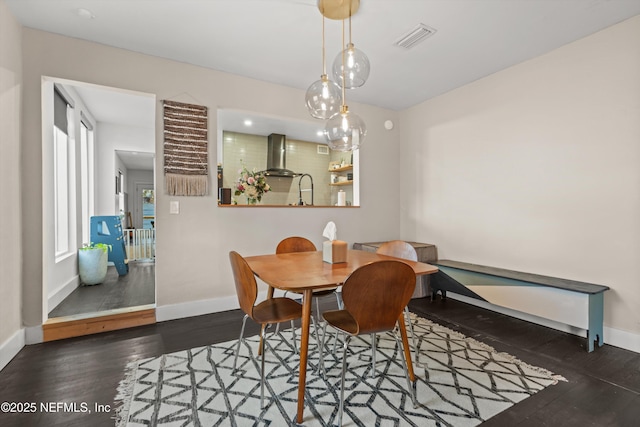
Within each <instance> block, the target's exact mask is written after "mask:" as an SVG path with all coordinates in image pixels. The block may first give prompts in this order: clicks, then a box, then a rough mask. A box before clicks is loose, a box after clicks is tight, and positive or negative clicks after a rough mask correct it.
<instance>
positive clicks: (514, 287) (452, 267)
mask: <svg viewBox="0 0 640 427" xmlns="http://www.w3.org/2000/svg"><path fill="white" fill-rule="evenodd" d="M431 264H433V265H436V266H437V267H438V269H439V271H438V273H436V274H434V275H433V276H432V278H431V292H432V293H431V298H432V300H433V299H435V297H436V295H437V293H438V292H440V293H441V294H442V298H443V299H444V298H446V296H447V292H453V293H455V294H458V295H462V296H463V297H467V298H473V299H477V300H481V301H485V302H487V303H490V304H492V305H496V306H500V307H505V308H508V309H512V310H516V311H519V312H523V313H527V314H532V315H534V316H538V317H541V318H546V319H550V320H553V321H555V322H559V323H563V324H566V325H569V326H573V327H577V328H581V329H585V330H586V331H587V344H588V345H587V347H588V348H587V350H588V351H589V352H592V351H593V350H594V348H595V344H597V345H598V346H599V347H600V346H602V345H603V344H604V341H603V321H604V292H605V291H607V290H608V289H609V287H608V286H603V285H595V284H592V283H585V282H578V281H575V280H567V279H560V278H557V277H549V276H542V275H539V274H531V273H523V272H520V271H513V270H506V269H503V268H496V267H487V266H484V265H477V264H470V263H466V262H459V261H451V260H440V261H437V262H431Z"/></svg>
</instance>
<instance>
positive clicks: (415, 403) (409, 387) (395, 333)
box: [393, 327, 418, 409]
mask: <svg viewBox="0 0 640 427" xmlns="http://www.w3.org/2000/svg"><path fill="white" fill-rule="evenodd" d="M397 329H398V328H397V327H396V328H395V329H394V330H393V336H394V338H395V339H396V345H397V346H398V349H399V350H400V351H399V353H400V357H401V359H402V367H403V368H404V378H405V379H406V380H407V390H408V391H409V396H411V402H412V403H413V408H414V409H415V408H417V407H418V401H417V400H416V395H415V393H414V392H413V385H412V384H411V380H410V379H409V369H408V368H407V361H406V360H404V351H403V350H402V341H400V338H399V337H398V331H397Z"/></svg>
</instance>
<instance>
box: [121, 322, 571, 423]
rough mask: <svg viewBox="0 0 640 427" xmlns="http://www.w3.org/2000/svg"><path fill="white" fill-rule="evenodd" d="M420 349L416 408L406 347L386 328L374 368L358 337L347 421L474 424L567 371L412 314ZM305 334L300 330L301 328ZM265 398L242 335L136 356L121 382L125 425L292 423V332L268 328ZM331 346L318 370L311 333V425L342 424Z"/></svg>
mask: <svg viewBox="0 0 640 427" xmlns="http://www.w3.org/2000/svg"><path fill="white" fill-rule="evenodd" d="M412 323H413V327H414V333H415V335H416V340H417V343H418V348H419V350H420V357H419V364H416V363H415V360H416V357H415V355H414V358H413V360H414V371H415V374H416V377H417V381H416V386H415V390H416V392H417V395H416V396H417V400H418V407H417V408H415V409H414V407H413V404H412V403H411V398H410V396H409V394H408V392H407V390H406V382H405V379H404V370H403V367H402V362H401V359H400V357H401V356H400V354H399V353H398V351H399V350H400V349H399V348H397V347H396V345H395V339H394V338H393V336H392V335H385V334H383V335H379V336H378V343H377V347H376V351H377V353H376V372H375V376H374V377H373V378H372V377H371V375H370V373H371V345H370V341H369V337H368V336H367V337H362V338H360V337H358V338H354V339H352V340H351V343H350V346H349V348H350V353H349V355H348V366H347V369H348V371H347V376H346V383H345V411H344V415H343V425H345V426H367V427H372V426H419V427H424V426H456V427H457V426H475V425H478V424H480V423H481V422H483V421H486V420H487V419H489V418H491V417H493V416H494V415H496V414H498V413H499V412H502V411H504V410H505V409H507V408H509V407H510V406H512V405H514V404H516V403H518V402H520V401H522V400H524V399H526V398H527V397H529V396H531V395H533V394H535V393H536V392H538V391H540V390H542V389H544V388H545V387H547V386H549V385H552V384H555V383H557V381H558V380H564V378H562V377H561V376H558V375H553V374H552V373H550V372H549V371H547V370H545V369H542V368H537V367H533V366H530V365H527V364H526V363H523V362H522V361H519V360H517V359H515V358H514V357H512V356H510V355H508V354H504V353H497V352H496V351H495V350H494V349H493V348H491V347H489V346H487V345H485V344H483V343H481V342H478V341H476V340H474V339H471V338H467V337H465V336H464V335H462V334H460V333H458V332H455V331H453V330H451V329H448V328H445V327H443V326H440V325H438V324H436V323H433V322H431V321H429V320H427V319H423V318H420V317H417V316H414V315H413V314H412ZM297 336H298V339H299V336H300V335H299V334H298V335H297ZM267 341H268V346H267V351H266V353H265V357H266V359H265V372H266V385H265V406H264V408H260V358H259V357H258V356H257V351H256V350H257V348H258V337H257V336H254V337H251V338H248V339H247V342H248V345H246V346H242V347H241V350H240V355H239V358H238V364H237V369H236V371H235V372H232V367H233V359H234V356H235V348H236V343H237V341H228V342H225V343H220V344H214V345H210V346H206V347H199V348H193V349H190V350H185V351H179V352H176V353H171V354H166V355H163V356H160V357H155V358H151V359H146V360H140V361H136V362H132V363H130V364H129V365H128V367H127V372H126V374H125V375H126V377H125V379H124V380H123V381H122V382H121V384H120V387H119V389H118V396H116V401H117V402H119V403H120V406H119V408H118V409H117V419H116V425H117V426H118V427H124V426H149V425H151V426H207V427H208V426H275V427H280V426H286V425H298V424H296V423H295V422H294V421H293V420H294V419H295V414H296V402H297V390H298V372H299V371H298V367H299V364H300V363H299V355H298V354H297V353H296V352H295V351H294V349H293V347H292V341H291V331H290V330H285V331H282V336H273V335H268V337H267ZM328 341H329V342H328V344H327V345H326V348H325V368H326V372H327V377H326V379H324V378H323V377H322V376H321V375H318V374H317V372H316V367H317V364H318V351H317V350H318V343H317V342H316V341H315V339H314V334H313V330H312V331H311V334H310V339H309V367H308V368H307V387H306V398H305V411H304V415H305V418H304V424H303V425H305V426H331V425H335V424H336V422H337V416H338V399H339V389H340V373H341V367H342V362H341V360H339V359H340V358H341V355H342V346H341V343H340V342H338V343H337V347H336V351H334V347H333V346H334V340H333V339H331V340H328Z"/></svg>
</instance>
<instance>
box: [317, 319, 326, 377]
mask: <svg viewBox="0 0 640 427" xmlns="http://www.w3.org/2000/svg"><path fill="white" fill-rule="evenodd" d="M326 336H327V322H324V324H323V325H322V346H321V348H320V358H319V361H318V369H320V370H322V378H323V379H325V380H326V379H327V370H326V369H325V367H324V341H325V338H326Z"/></svg>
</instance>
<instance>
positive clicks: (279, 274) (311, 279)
mask: <svg viewBox="0 0 640 427" xmlns="http://www.w3.org/2000/svg"><path fill="white" fill-rule="evenodd" d="M245 259H246V261H247V262H248V263H249V266H250V267H251V270H252V271H253V273H254V274H255V275H256V276H257V277H258V278H260V279H261V280H262V281H264V282H265V283H267V284H268V285H269V286H270V289H269V297H271V296H272V295H273V289H274V288H275V289H280V290H283V291H289V292H297V293H302V331H301V343H300V374H299V378H298V411H297V415H296V420H297V422H298V423H302V422H303V417H304V393H305V387H306V379H307V356H308V348H309V327H310V323H311V300H312V296H313V292H314V291H317V290H323V289H330V288H335V287H336V286H340V285H342V284H343V283H344V281H345V280H346V279H347V277H348V276H349V275H350V274H351V273H352V272H353V271H354V270H356V269H357V268H358V267H361V266H363V265H365V264H368V263H370V262H374V261H380V260H388V259H395V260H400V261H402V262H404V263H405V264H408V265H409V266H411V267H412V268H413V271H414V272H415V273H416V275H417V276H420V275H425V274H433V273H436V272H437V271H438V268H437V267H435V266H432V265H430V264H425V263H422V262H416V261H409V260H405V259H399V258H394V257H391V256H386V255H380V254H377V253H375V252H365V251H361V250H353V249H350V250H348V251H347V262H342V263H336V264H329V263H326V262H323V260H322V251H317V252H295V253H287V254H269V255H258V256H250V257H246V258H245ZM398 320H399V322H398V323H399V327H400V334H401V336H402V343H403V345H404V352H405V359H406V360H407V369H408V371H409V377H410V378H411V381H415V375H414V372H413V364H412V363H411V352H410V349H409V341H408V339H407V331H406V328H405V325H404V317H403V315H400V318H399V319H398Z"/></svg>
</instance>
